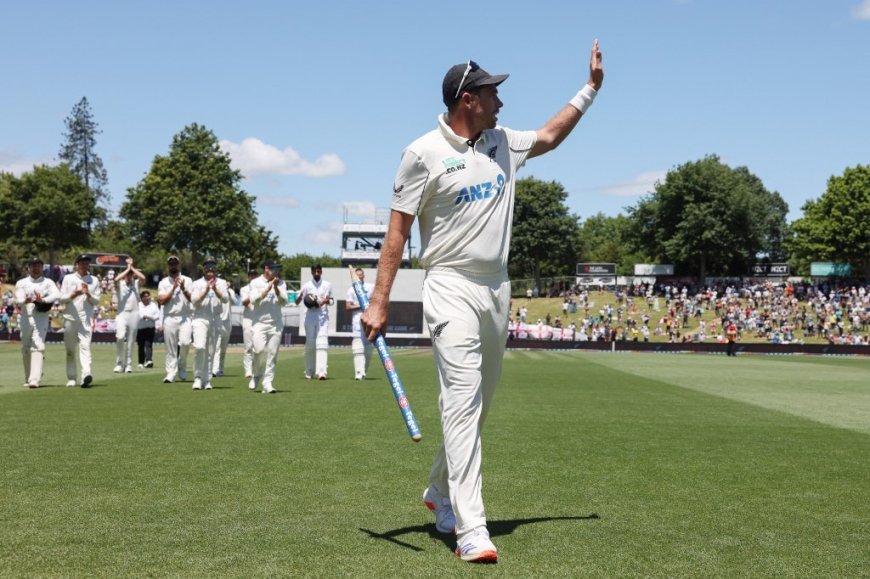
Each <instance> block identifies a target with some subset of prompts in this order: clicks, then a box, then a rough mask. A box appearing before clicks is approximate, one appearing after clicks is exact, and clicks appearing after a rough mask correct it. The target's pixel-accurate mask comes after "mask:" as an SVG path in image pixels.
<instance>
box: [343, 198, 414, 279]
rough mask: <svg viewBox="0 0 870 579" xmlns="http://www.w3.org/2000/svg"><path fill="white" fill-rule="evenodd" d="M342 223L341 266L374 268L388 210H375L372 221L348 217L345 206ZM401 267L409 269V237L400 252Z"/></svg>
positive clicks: (385, 230) (384, 235) (384, 233)
mask: <svg viewBox="0 0 870 579" xmlns="http://www.w3.org/2000/svg"><path fill="white" fill-rule="evenodd" d="M342 209H343V213H344V220H343V221H344V223H343V225H342V230H341V266H342V267H347V266H349V265H352V266H354V267H365V266H369V267H375V266H377V264H378V260H379V259H380V257H381V247H383V245H384V238H385V237H386V235H387V227H388V226H389V222H390V210H389V209H381V208H379V209H375V214H374V219H365V218H361V217H358V216H354V217H353V218H352V219H351V217H350V212H349V211H348V207H347V205H345V206H344V207H343V208H342ZM401 266H402V267H411V237H410V236H408V245H407V247H406V248H405V250H404V251H403V252H402V264H401Z"/></svg>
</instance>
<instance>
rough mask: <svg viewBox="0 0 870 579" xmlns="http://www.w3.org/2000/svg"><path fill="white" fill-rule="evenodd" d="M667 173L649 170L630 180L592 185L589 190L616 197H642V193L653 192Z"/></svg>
mask: <svg viewBox="0 0 870 579" xmlns="http://www.w3.org/2000/svg"><path fill="white" fill-rule="evenodd" d="M667 174H668V172H667V171H647V172H645V173H641V174H640V175H638V176H636V177H633V178H632V179H629V180H628V181H622V182H620V183H614V184H611V185H603V186H601V187H590V188H589V190H590V191H600V192H602V193H605V194H606V195H613V196H615V197H640V196H641V195H646V194H647V193H651V192H652V191H653V190H654V188H655V184H656V182H658V181H663V180H664V178H665V175H667Z"/></svg>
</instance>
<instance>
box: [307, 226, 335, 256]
mask: <svg viewBox="0 0 870 579" xmlns="http://www.w3.org/2000/svg"><path fill="white" fill-rule="evenodd" d="M343 230H344V225H343V224H342V223H341V222H339V221H330V222H329V223H325V224H324V223H321V224H320V225H319V226H318V227H317V229H312V230H309V231H306V232H305V233H304V234H303V235H302V237H303V239H305V241H308V242H311V243H314V244H316V245H329V246H333V247H335V248H338V247H340V246H341V233H342V231H343ZM309 253H314V254H317V253H320V252H319V251H312V252H309Z"/></svg>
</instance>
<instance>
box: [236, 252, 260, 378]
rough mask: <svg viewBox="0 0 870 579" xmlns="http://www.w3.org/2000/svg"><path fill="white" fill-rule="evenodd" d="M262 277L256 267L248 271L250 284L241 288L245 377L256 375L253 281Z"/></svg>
mask: <svg viewBox="0 0 870 579" xmlns="http://www.w3.org/2000/svg"><path fill="white" fill-rule="evenodd" d="M258 277H260V272H259V271H257V270H256V269H252V270H250V271H248V284H247V285H243V286H242V287H241V288H239V298H240V300H241V304H242V308H243V309H242V343H243V344H244V347H245V353H244V354H243V355H242V369H244V371H245V379H246V380H249V381H250V379H251V378H253V377H254V370H253V363H254V334H253V329H254V304H252V303H251V282H252V281H254V280H255V279H257V278H258Z"/></svg>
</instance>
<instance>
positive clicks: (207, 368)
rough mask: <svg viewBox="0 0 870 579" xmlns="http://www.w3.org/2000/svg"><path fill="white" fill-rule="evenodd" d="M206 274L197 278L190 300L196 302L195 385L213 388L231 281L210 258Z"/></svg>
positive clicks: (203, 265) (201, 387)
mask: <svg viewBox="0 0 870 579" xmlns="http://www.w3.org/2000/svg"><path fill="white" fill-rule="evenodd" d="M202 269H203V276H202V277H201V278H199V279H198V280H196V281H195V282H193V287H191V289H190V303H191V305H192V306H193V322H192V324H193V349H194V351H195V352H196V354H195V358H194V362H193V389H194V390H202V389H203V388H205V389H206V390H211V367H212V361H213V360H214V353H215V349H216V348H217V341H218V333H219V332H220V328H221V326H222V325H223V320H222V319H221V311H222V309H223V306H224V304H225V303H226V302H227V301H229V299H230V294H229V291H228V289H227V282H226V281H225V280H223V279H220V278H218V277H217V263H216V262H215V261H214V260H213V259H210V258H209V259H206V260H205V261H204V262H203V264H202Z"/></svg>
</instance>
